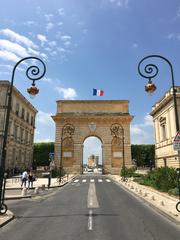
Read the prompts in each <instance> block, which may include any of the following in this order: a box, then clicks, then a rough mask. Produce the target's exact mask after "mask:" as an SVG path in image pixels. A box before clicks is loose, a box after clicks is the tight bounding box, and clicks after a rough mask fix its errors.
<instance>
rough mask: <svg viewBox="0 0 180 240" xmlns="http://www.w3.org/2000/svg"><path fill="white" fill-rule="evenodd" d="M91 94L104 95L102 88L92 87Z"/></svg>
mask: <svg viewBox="0 0 180 240" xmlns="http://www.w3.org/2000/svg"><path fill="white" fill-rule="evenodd" d="M93 96H104V90H99V89H95V88H93Z"/></svg>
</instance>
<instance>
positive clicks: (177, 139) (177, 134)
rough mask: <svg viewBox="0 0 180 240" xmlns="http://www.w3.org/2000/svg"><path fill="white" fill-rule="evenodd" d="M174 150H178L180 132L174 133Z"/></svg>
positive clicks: (179, 148)
mask: <svg viewBox="0 0 180 240" xmlns="http://www.w3.org/2000/svg"><path fill="white" fill-rule="evenodd" d="M173 147H174V150H176V151H177V150H180V131H179V132H177V133H176V136H175V138H174V141H173Z"/></svg>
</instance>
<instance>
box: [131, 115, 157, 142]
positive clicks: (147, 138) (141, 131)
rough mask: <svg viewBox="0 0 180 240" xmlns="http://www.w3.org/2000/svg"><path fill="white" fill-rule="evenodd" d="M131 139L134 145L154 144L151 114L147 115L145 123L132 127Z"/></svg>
mask: <svg viewBox="0 0 180 240" xmlns="http://www.w3.org/2000/svg"><path fill="white" fill-rule="evenodd" d="M131 139H132V140H131V142H132V143H133V144H148V143H153V142H154V129H153V120H152V117H151V116H150V115H149V114H146V116H145V117H144V120H143V123H140V124H132V125H131Z"/></svg>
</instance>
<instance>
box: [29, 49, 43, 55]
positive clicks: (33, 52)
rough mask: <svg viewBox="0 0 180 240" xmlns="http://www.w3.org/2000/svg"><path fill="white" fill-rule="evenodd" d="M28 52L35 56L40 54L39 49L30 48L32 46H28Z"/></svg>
mask: <svg viewBox="0 0 180 240" xmlns="http://www.w3.org/2000/svg"><path fill="white" fill-rule="evenodd" d="M28 52H29V53H30V54H33V55H37V56H38V55H39V54H40V52H39V51H36V50H34V49H32V48H28Z"/></svg>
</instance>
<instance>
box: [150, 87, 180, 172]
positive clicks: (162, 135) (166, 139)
mask: <svg viewBox="0 0 180 240" xmlns="http://www.w3.org/2000/svg"><path fill="white" fill-rule="evenodd" d="M176 100H177V109H178V116H179V124H180V87H176ZM150 114H151V116H152V117H153V121H154V131H155V163H156V167H161V166H168V167H174V168H178V167H179V158H178V151H174V149H173V141H174V138H175V136H176V123H175V112H174V101H173V91H172V88H171V89H170V90H169V91H167V92H166V93H165V95H164V96H163V97H162V98H161V99H160V100H159V101H158V102H157V103H155V104H154V106H153V107H152V112H151V113H150Z"/></svg>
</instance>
